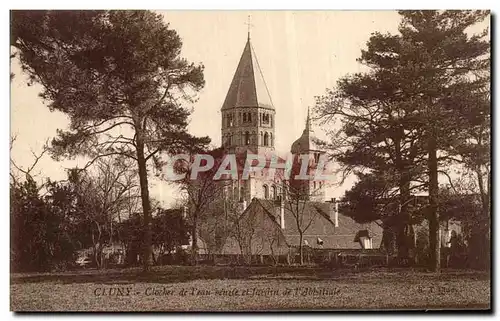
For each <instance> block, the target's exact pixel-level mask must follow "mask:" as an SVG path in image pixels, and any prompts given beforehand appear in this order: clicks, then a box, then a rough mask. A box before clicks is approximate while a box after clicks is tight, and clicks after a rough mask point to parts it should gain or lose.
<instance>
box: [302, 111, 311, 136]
mask: <svg viewBox="0 0 500 321" xmlns="http://www.w3.org/2000/svg"><path fill="white" fill-rule="evenodd" d="M304 131H309V132H311V131H312V128H311V115H310V112H309V107H307V119H306V128H305V130H304Z"/></svg>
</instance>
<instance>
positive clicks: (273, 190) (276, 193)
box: [272, 185, 278, 200]
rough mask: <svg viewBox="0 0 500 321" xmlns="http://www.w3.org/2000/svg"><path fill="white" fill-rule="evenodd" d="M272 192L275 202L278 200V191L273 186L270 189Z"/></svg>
mask: <svg viewBox="0 0 500 321" xmlns="http://www.w3.org/2000/svg"><path fill="white" fill-rule="evenodd" d="M272 192H273V199H275V200H277V199H278V190H277V188H276V186H274V185H273V187H272Z"/></svg>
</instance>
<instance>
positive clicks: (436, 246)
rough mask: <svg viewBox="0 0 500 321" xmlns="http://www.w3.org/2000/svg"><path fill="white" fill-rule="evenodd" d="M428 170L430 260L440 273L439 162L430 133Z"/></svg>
mask: <svg viewBox="0 0 500 321" xmlns="http://www.w3.org/2000/svg"><path fill="white" fill-rule="evenodd" d="M427 143H428V146H427V148H428V153H429V160H428V170H429V217H428V219H429V258H430V269H431V270H432V271H433V272H436V273H439V270H440V268H441V252H440V250H441V249H440V245H441V244H440V240H439V211H438V198H439V195H438V192H439V185H438V162H437V151H436V150H437V148H436V138H435V137H434V133H430V135H429V139H428V142H427Z"/></svg>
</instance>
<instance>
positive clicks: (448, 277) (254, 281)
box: [10, 266, 490, 311]
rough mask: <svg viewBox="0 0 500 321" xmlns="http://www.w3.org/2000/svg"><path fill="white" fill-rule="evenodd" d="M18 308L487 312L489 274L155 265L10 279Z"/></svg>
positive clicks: (15, 308)
mask: <svg viewBox="0 0 500 321" xmlns="http://www.w3.org/2000/svg"><path fill="white" fill-rule="evenodd" d="M10 287H11V310H13V311H207V310H209V311H255V310H266V311H269V310H304V309H318V310H338V309H351V310H362V309H465V308H468V309H489V308H490V276H489V274H487V273H484V272H483V273H481V272H473V271H444V272H442V273H441V274H439V275H435V274H432V273H425V272H420V271H415V270H405V269H395V270H389V269H371V270H363V271H352V270H331V269H319V268H305V267H302V268H299V267H280V268H277V269H276V268H272V267H212V266H200V267H190V266H188V267H186V266H182V267H181V266H164V267H156V268H155V269H154V271H153V272H151V273H150V274H148V275H143V274H141V272H140V270H139V269H123V270H106V271H96V270H86V271H76V272H75V271H73V272H63V273H37V274H12V275H11V286H10Z"/></svg>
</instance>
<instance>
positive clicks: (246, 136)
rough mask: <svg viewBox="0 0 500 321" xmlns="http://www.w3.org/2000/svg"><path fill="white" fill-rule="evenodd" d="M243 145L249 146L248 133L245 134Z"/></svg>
mask: <svg viewBox="0 0 500 321" xmlns="http://www.w3.org/2000/svg"><path fill="white" fill-rule="evenodd" d="M245 145H250V133H249V132H245Z"/></svg>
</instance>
